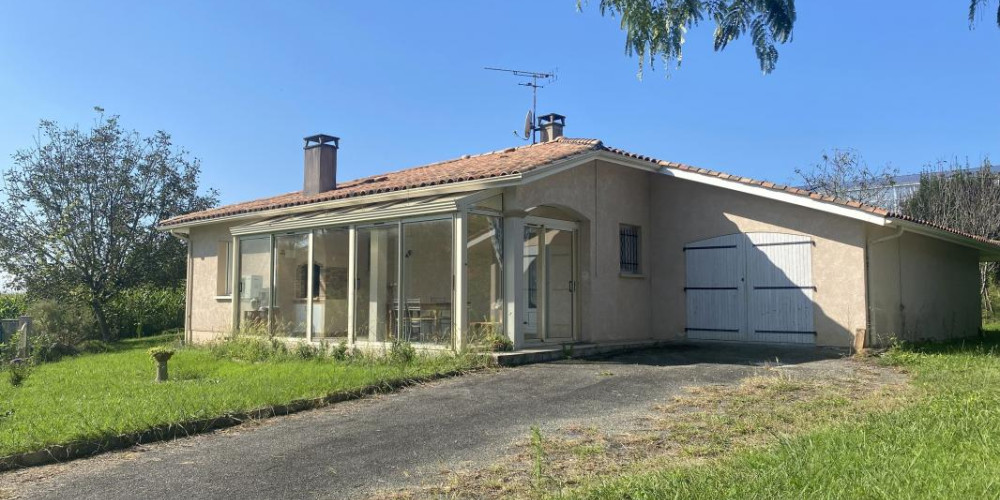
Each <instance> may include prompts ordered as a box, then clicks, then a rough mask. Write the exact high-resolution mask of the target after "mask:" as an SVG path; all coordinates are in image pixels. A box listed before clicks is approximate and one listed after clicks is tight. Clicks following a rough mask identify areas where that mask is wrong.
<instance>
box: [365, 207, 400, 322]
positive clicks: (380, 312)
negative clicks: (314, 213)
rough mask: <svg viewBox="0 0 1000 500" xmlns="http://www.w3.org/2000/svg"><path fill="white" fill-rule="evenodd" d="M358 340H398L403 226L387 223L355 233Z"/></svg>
mask: <svg viewBox="0 0 1000 500" xmlns="http://www.w3.org/2000/svg"><path fill="white" fill-rule="evenodd" d="M355 240H356V246H355V252H357V253H356V255H357V257H356V262H357V264H356V265H357V269H356V271H355V272H356V276H357V278H356V281H355V292H354V293H355V308H354V338H355V339H356V340H368V341H387V340H392V339H394V338H396V332H397V329H396V326H397V324H398V317H399V307H398V306H399V296H398V291H399V288H398V286H397V285H398V280H399V273H398V269H399V266H398V260H399V259H398V257H399V227H398V226H397V225H396V224H386V225H382V226H373V227H365V228H358V229H357V231H356V232H355Z"/></svg>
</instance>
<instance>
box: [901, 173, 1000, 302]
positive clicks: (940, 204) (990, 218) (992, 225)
mask: <svg viewBox="0 0 1000 500" xmlns="http://www.w3.org/2000/svg"><path fill="white" fill-rule="evenodd" d="M903 212H904V213H905V214H906V215H909V216H911V217H915V218H918V219H922V220H926V221H930V222H933V223H936V224H940V225H942V226H946V227H950V228H953V229H957V230H959V231H962V232H965V233H969V234H975V235H978V236H984V237H986V238H990V239H998V238H1000V173H998V172H996V171H994V170H993V168H992V167H991V166H990V162H989V160H984V161H983V163H982V165H980V167H979V168H978V169H976V168H971V167H970V165H969V163H968V162H966V163H965V164H964V165H963V164H959V163H958V162H952V163H951V164H950V165H948V166H947V167H946V168H944V169H937V170H928V171H925V172H924V173H923V174H921V176H920V187H919V188H918V189H917V192H916V193H915V194H914V195H913V196H912V197H911V198H910V199H909V200H908V201H907V202H906V203H905V204H904V206H903ZM979 271H980V294H981V295H982V298H983V306H984V307H985V308H986V312H987V313H988V314H991V315H992V314H993V305H992V302H991V301H990V297H989V289H990V284H991V282H995V280H996V277H997V271H998V268H997V265H996V263H995V262H986V263H983V264H981V265H980V269H979Z"/></svg>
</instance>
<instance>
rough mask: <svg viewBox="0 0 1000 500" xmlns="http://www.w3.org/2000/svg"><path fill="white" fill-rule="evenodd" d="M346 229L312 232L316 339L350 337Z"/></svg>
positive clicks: (314, 327)
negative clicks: (348, 329)
mask: <svg viewBox="0 0 1000 500" xmlns="http://www.w3.org/2000/svg"><path fill="white" fill-rule="evenodd" d="M349 254H350V231H349V230H348V229H347V228H338V229H320V230H317V231H314V232H313V278H314V280H313V284H312V287H313V302H312V308H313V313H312V322H313V339H343V340H347V307H348V305H347V286H348V283H347V279H348V275H347V270H348V258H349V257H350V255H349Z"/></svg>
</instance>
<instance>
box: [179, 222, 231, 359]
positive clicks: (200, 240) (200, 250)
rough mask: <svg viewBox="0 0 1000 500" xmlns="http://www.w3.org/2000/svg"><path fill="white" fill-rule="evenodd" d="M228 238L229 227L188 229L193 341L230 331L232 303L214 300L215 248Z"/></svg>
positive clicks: (200, 340)
mask: <svg viewBox="0 0 1000 500" xmlns="http://www.w3.org/2000/svg"><path fill="white" fill-rule="evenodd" d="M229 238H231V236H230V234H229V225H227V224H212V225H207V226H196V227H193V228H191V234H190V239H189V241H188V244H189V245H191V280H190V281H188V284H187V286H188V293H190V294H191V310H190V311H189V314H190V329H191V331H190V335H191V340H192V341H193V342H204V341H207V340H212V339H214V338H216V337H218V336H219V335H222V334H224V333H226V332H228V331H229V330H230V324H231V323H232V309H231V308H232V302H231V300H229V299H217V298H216V291H217V288H216V286H217V279H216V275H217V273H218V262H219V261H218V255H216V254H217V253H218V246H219V242H220V241H225V240H227V239H229Z"/></svg>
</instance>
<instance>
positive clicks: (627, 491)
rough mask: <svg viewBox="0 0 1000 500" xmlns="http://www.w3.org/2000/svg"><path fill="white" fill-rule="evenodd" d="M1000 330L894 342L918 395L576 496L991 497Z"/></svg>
mask: <svg viewBox="0 0 1000 500" xmlns="http://www.w3.org/2000/svg"><path fill="white" fill-rule="evenodd" d="M998 355H1000V333H998V332H997V329H996V328H995V327H994V328H992V329H991V330H990V331H989V332H988V334H987V335H986V337H985V338H984V339H982V340H978V341H966V342H958V343H950V344H938V345H924V346H899V347H895V348H893V349H892V350H891V351H890V352H889V353H888V354H887V355H886V356H885V358H884V362H886V363H890V364H893V365H897V366H899V367H902V368H903V369H905V370H907V371H909V372H911V373H912V374H913V377H914V380H913V383H914V384H915V385H916V386H917V391H918V392H919V395H918V399H917V400H916V402H915V403H914V404H912V405H910V406H907V407H905V408H903V409H900V410H897V411H893V412H890V413H883V414H871V415H865V416H859V417H857V419H855V420H853V421H845V422H841V423H839V424H836V425H833V426H828V427H826V428H824V429H821V430H819V431H817V432H812V433H808V434H806V435H804V436H801V437H798V438H794V439H788V440H785V441H783V442H781V443H780V444H779V445H777V446H775V447H771V448H767V449H763V450H758V451H754V452H748V453H741V454H738V455H736V456H733V457H731V458H729V459H725V460H723V461H721V462H716V463H711V464H708V465H701V466H689V467H673V468H664V469H661V470H656V471H654V472H644V473H637V474H629V475H624V476H621V477H618V478H614V479H609V480H605V481H603V482H598V483H594V484H591V485H589V486H587V487H585V488H583V489H581V490H579V491H576V492H574V493H573V494H572V495H570V496H572V497H577V498H632V499H645V498H706V499H707V498H711V499H716V498H845V499H847V498H851V499H853V498H955V499H966V498H996V497H998V496H1000V356H998Z"/></svg>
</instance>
